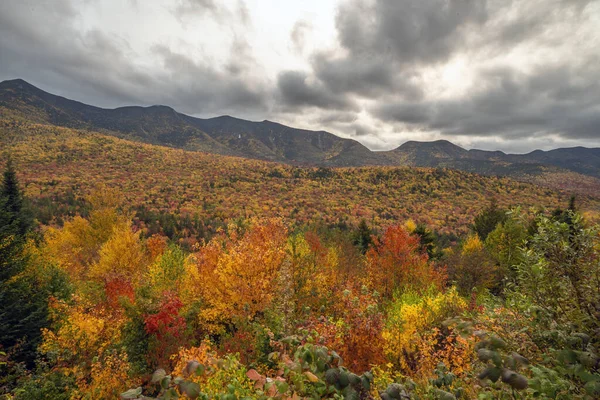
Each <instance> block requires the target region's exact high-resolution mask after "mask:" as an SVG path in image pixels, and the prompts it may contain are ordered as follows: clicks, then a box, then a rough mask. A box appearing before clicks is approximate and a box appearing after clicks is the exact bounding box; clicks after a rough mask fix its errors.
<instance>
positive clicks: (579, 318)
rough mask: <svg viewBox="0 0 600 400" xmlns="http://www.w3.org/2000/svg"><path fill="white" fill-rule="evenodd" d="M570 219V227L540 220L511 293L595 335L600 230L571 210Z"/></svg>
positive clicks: (599, 312)
mask: <svg viewBox="0 0 600 400" xmlns="http://www.w3.org/2000/svg"><path fill="white" fill-rule="evenodd" d="M568 215H569V219H571V221H572V224H568V223H566V222H560V221H556V220H553V219H550V218H547V217H545V216H538V217H537V220H536V224H537V227H538V228H537V232H536V233H535V234H534V235H533V237H532V238H531V240H530V241H529V243H528V249H527V251H526V252H525V254H524V261H523V262H522V263H521V264H520V265H519V266H518V269H517V275H518V285H517V287H516V288H515V289H514V290H513V293H515V294H516V295H517V296H519V295H521V296H525V297H527V298H529V299H531V301H532V302H533V304H534V305H535V306H537V307H540V309H541V310H542V311H544V312H545V313H547V314H548V315H549V316H550V318H551V319H552V320H553V321H556V322H557V323H559V324H561V325H563V326H564V325H569V326H573V327H574V328H575V329H577V330H580V331H584V332H596V331H597V330H598V328H600V322H599V321H600V309H598V308H597V307H596V305H597V304H600V291H599V290H598V288H599V287H600V269H599V268H598V260H599V259H600V250H599V248H598V244H599V241H598V232H597V231H596V229H595V228H593V227H592V228H589V227H587V226H586V224H585V222H584V220H583V218H582V217H581V215H579V214H576V213H573V212H571V211H569V212H568ZM516 292H518V293H516ZM594 335H596V334H594ZM596 338H597V339H600V337H598V336H596Z"/></svg>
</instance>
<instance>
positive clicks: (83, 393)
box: [72, 352, 140, 400]
mask: <svg viewBox="0 0 600 400" xmlns="http://www.w3.org/2000/svg"><path fill="white" fill-rule="evenodd" d="M130 369H131V365H130V364H129V360H128V357H127V353H125V352H119V353H115V354H109V355H107V356H106V357H104V358H103V359H101V360H96V361H94V362H93V364H92V372H91V381H90V382H89V383H87V382H81V383H80V385H79V387H78V389H77V390H76V391H75V393H74V394H73V395H72V398H84V399H90V400H95V399H97V400H102V399H117V398H119V394H120V393H122V392H124V391H126V390H127V389H129V388H131V387H136V386H139V384H140V379H139V378H138V379H131V378H130V376H129V371H130Z"/></svg>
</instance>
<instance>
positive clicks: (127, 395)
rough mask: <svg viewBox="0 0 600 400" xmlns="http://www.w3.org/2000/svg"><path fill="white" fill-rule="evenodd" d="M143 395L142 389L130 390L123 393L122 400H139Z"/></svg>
mask: <svg viewBox="0 0 600 400" xmlns="http://www.w3.org/2000/svg"><path fill="white" fill-rule="evenodd" d="M141 394H142V388H141V387H139V388H137V389H129V390H128V391H126V392H123V393H121V399H123V400H126V399H137V398H138V397H140V395H141Z"/></svg>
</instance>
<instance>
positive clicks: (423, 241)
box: [412, 224, 442, 260]
mask: <svg viewBox="0 0 600 400" xmlns="http://www.w3.org/2000/svg"><path fill="white" fill-rule="evenodd" d="M412 234H413V235H417V236H418V237H419V249H420V250H421V252H423V253H427V256H429V259H430V260H436V259H439V258H441V256H442V253H441V252H440V251H439V250H438V249H437V246H436V242H437V238H436V235H435V233H434V232H433V231H431V230H430V229H428V228H427V226H425V225H424V224H418V225H417V227H416V228H415V230H414V231H413V232H412Z"/></svg>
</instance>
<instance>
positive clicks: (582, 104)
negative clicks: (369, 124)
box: [372, 65, 600, 139]
mask: <svg viewBox="0 0 600 400" xmlns="http://www.w3.org/2000/svg"><path fill="white" fill-rule="evenodd" d="M587 73H588V74H589V75H587V76H586V75H585V73H584V71H583V70H582V69H580V68H575V67H572V66H571V67H570V66H565V65H558V66H547V67H544V68H540V69H536V70H535V71H534V72H533V73H530V74H525V73H519V72H517V71H514V70H512V69H509V68H494V69H489V70H483V71H479V73H478V77H479V78H480V79H481V88H480V89H479V90H477V91H475V92H471V93H469V97H468V98H457V99H454V100H442V101H428V102H427V101H426V102H407V101H404V100H399V101H397V102H396V103H388V104H380V105H377V106H375V107H373V109H372V112H373V114H374V115H376V116H377V117H378V118H380V119H382V120H387V121H394V122H403V123H406V124H415V125H417V126H419V127H420V128H425V129H431V130H438V131H440V132H442V133H445V134H448V135H474V136H486V135H499V136H501V137H504V138H512V139H518V138H520V137H522V136H523V135H525V136H529V137H535V136H539V135H547V134H559V135H561V136H563V137H565V138H580V139H586V138H600V118H599V117H598V115H600V114H599V113H598V111H599V110H600V84H599V83H598V82H597V81H596V80H595V79H594V76H599V75H598V74H600V68H598V69H596V70H595V72H594V70H589V71H588V72H587Z"/></svg>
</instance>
